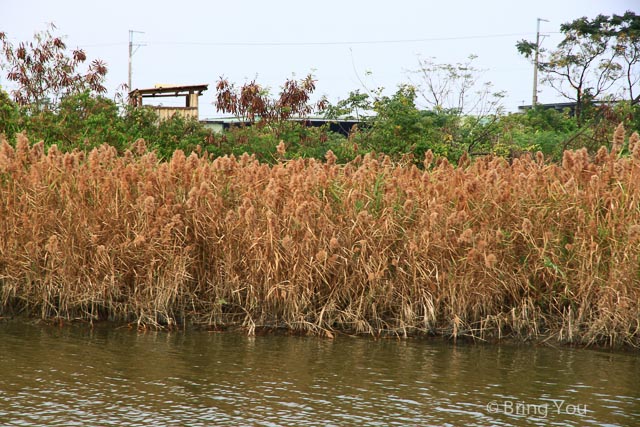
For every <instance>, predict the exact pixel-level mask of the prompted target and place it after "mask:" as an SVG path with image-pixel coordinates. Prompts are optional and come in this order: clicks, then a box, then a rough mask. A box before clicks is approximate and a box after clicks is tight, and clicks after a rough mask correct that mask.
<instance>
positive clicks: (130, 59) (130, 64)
mask: <svg viewBox="0 0 640 427" xmlns="http://www.w3.org/2000/svg"><path fill="white" fill-rule="evenodd" d="M134 33H137V34H144V32H142V31H134V30H129V92H131V91H132V90H133V87H131V71H132V61H133V54H134V53H136V52H137V51H138V48H139V47H140V46H145V45H143V44H134V43H133V34H134ZM134 47H135V50H134V49H133V48H134Z"/></svg>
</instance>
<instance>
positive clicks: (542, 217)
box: [0, 127, 640, 346]
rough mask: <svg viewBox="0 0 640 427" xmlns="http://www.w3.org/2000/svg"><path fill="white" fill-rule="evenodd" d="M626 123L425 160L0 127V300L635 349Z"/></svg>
mask: <svg viewBox="0 0 640 427" xmlns="http://www.w3.org/2000/svg"><path fill="white" fill-rule="evenodd" d="M638 139H639V138H638V135H637V134H634V135H632V136H631V137H630V138H629V140H628V141H625V136H624V129H623V128H622V127H619V129H618V131H617V132H616V135H615V137H614V144H613V148H612V150H611V151H608V150H607V149H604V148H603V149H601V150H600V152H598V155H597V156H595V157H594V158H590V157H589V156H588V155H587V152H586V151H585V150H579V151H567V152H566V153H565V154H564V159H563V162H562V164H561V165H559V164H551V163H548V162H546V161H545V159H544V158H543V156H542V155H541V154H540V153H539V154H538V155H536V156H533V157H524V158H520V159H515V160H513V161H512V162H511V163H509V162H508V161H506V160H505V159H502V158H482V159H477V160H474V161H470V160H468V159H466V158H463V159H462V160H461V161H460V164H458V165H451V164H449V163H448V162H447V161H446V160H443V159H439V160H434V159H433V156H432V155H431V153H427V154H426V156H425V159H424V169H423V168H418V167H416V166H415V165H413V164H411V163H406V164H403V163H394V162H392V161H391V160H390V159H389V158H387V157H383V156H376V155H373V154H368V155H365V156H364V157H362V158H356V159H355V160H354V161H352V162H350V163H348V164H346V165H338V164H336V159H335V156H333V154H332V153H331V152H329V153H327V156H326V159H325V160H324V161H320V160H314V159H299V160H290V161H282V162H280V163H278V164H276V165H273V166H269V165H265V164H261V163H259V162H258V161H256V160H255V158H253V157H251V156H249V155H246V154H245V155H243V156H241V157H239V158H235V157H222V158H215V159H211V158H208V157H207V156H197V155H196V154H192V155H190V156H189V157H186V156H185V155H184V153H182V152H181V151H176V152H175V154H174V155H173V157H172V158H171V160H170V161H167V162H161V161H159V160H158V158H157V157H156V155H155V154H154V153H153V152H148V151H147V149H146V148H145V145H144V141H138V142H137V143H136V145H135V148H134V149H132V150H131V151H128V152H126V153H125V154H124V155H121V156H118V155H117V154H116V151H115V149H114V148H112V147H109V146H106V145H104V146H102V147H100V148H99V149H95V150H93V151H91V152H90V153H88V154H85V153H83V152H73V153H62V152H60V151H58V150H57V149H56V147H55V146H54V147H51V148H50V149H49V150H47V152H45V150H44V148H43V145H42V143H36V144H31V143H30V142H29V141H28V140H27V139H26V137H24V136H22V135H18V137H17V144H16V147H15V148H13V147H11V146H10V145H9V144H8V143H7V142H6V140H3V141H1V142H0V218H2V220H1V222H0V314H2V313H4V314H5V315H8V314H10V313H11V314H16V313H27V314H29V315H31V316H39V317H42V318H44V319H84V320H87V321H96V320H102V319H109V320H116V321H126V322H131V323H132V324H134V325H135V324H137V325H138V326H140V327H159V328H173V327H177V326H182V325H186V324H198V325H208V326H210V327H221V326H222V327H224V326H229V325H235V326H242V327H244V328H246V330H247V331H248V333H254V331H255V330H256V328H263V327H269V328H271V327H272V328H287V329H289V330H292V331H297V332H303V333H316V334H320V335H325V336H333V335H334V334H335V333H336V332H346V333H354V334H358V333H362V334H374V335H378V334H396V335H399V336H407V335H415V334H434V335H445V336H451V337H464V336H467V337H468V336H471V337H474V338H477V339H494V338H501V337H515V338H518V339H523V340H540V339H548V340H553V341H559V342H565V343H576V344H604V345H610V346H616V345H633V346H637V345H639V344H640V304H639V302H640V186H639V185H638V183H639V182H640V143H638ZM623 146H624V148H625V150H628V151H629V153H630V154H628V155H625V156H621V155H620V154H619V152H620V150H621V149H622V148H623ZM284 149H285V147H284V144H281V146H280V147H279V152H280V153H281V154H282V153H283V152H284Z"/></svg>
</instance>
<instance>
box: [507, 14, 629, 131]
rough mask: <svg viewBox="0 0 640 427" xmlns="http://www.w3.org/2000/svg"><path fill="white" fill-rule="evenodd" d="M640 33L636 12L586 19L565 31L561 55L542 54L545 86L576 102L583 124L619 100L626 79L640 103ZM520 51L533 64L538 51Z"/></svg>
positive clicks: (526, 47) (524, 47)
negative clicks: (597, 104)
mask: <svg viewBox="0 0 640 427" xmlns="http://www.w3.org/2000/svg"><path fill="white" fill-rule="evenodd" d="M639 29H640V17H638V16H637V15H635V13H633V12H627V13H625V14H624V15H622V16H620V15H613V16H611V17H609V16H607V15H598V16H596V17H595V18H593V19H589V18H587V17H582V18H578V19H575V20H573V21H571V22H568V23H564V24H562V25H561V26H560V31H561V32H562V33H563V34H564V38H563V40H562V41H561V42H560V43H559V44H558V46H557V48H556V49H554V50H552V51H550V52H548V53H547V52H546V51H545V50H544V49H542V50H540V52H541V53H542V55H543V58H542V60H541V61H540V62H539V64H538V69H539V70H540V71H541V72H542V73H544V75H543V79H542V81H543V82H545V83H548V84H549V85H550V86H551V87H553V88H554V89H556V90H557V91H558V92H559V93H560V94H561V95H562V96H564V97H565V98H567V99H570V100H573V101H575V102H576V110H575V116H576V120H577V122H578V123H581V122H582V120H583V117H582V116H583V112H584V108H585V106H586V105H588V104H589V103H591V102H592V101H594V100H600V99H603V98H605V97H609V98H613V97H615V93H614V91H615V89H616V83H617V82H619V80H620V79H621V78H624V77H626V79H625V80H626V84H627V90H628V92H629V96H630V98H631V99H632V100H633V99H634V98H633V96H634V95H633V87H634V85H635V84H636V83H637V82H638V70H637V67H638V64H639V61H640V54H639V53H638V46H639V44H640V41H639V40H640V32H639ZM516 48H517V49H518V51H519V52H520V53H521V54H522V55H524V56H525V57H527V58H531V57H532V56H533V54H534V53H535V51H536V48H537V46H536V44H535V43H534V42H531V41H527V40H520V41H519V42H518V43H517V44H516ZM638 101H640V99H639V100H638Z"/></svg>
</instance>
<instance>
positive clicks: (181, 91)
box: [129, 85, 209, 120]
mask: <svg viewBox="0 0 640 427" xmlns="http://www.w3.org/2000/svg"><path fill="white" fill-rule="evenodd" d="M208 88H209V85H191V86H170V85H155V87H153V88H149V89H134V90H132V91H131V92H129V103H130V104H131V105H133V106H134V107H143V106H147V105H143V102H142V100H143V99H145V98H162V97H173V98H177V97H181V96H184V97H185V103H184V107H173V106H171V107H165V106H161V105H149V106H148V107H150V108H153V109H154V110H155V111H156V112H157V113H158V117H159V118H160V120H166V119H169V118H171V117H172V116H174V115H176V114H177V115H179V116H181V117H184V118H194V119H196V120H198V119H199V112H198V97H199V96H200V95H202V92H204V91H205V90H207V89H208Z"/></svg>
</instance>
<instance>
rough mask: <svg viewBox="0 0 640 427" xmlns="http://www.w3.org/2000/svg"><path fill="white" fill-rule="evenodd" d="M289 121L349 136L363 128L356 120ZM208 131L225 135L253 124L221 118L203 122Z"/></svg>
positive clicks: (320, 118) (298, 119)
mask: <svg viewBox="0 0 640 427" xmlns="http://www.w3.org/2000/svg"><path fill="white" fill-rule="evenodd" d="M288 120H289V121H294V122H299V123H302V124H304V125H305V126H309V127H321V126H324V125H328V126H329V130H330V131H331V132H335V133H339V134H342V135H345V136H349V132H351V129H352V128H353V127H354V126H355V125H358V126H362V125H363V123H362V122H361V121H360V120H356V119H326V118H324V117H306V118H291V119H288ZM201 123H202V124H204V126H205V127H206V128H207V129H211V130H212V131H213V132H215V133H223V132H224V131H226V130H228V129H229V128H230V127H232V126H250V125H251V122H250V121H247V120H242V119H240V118H238V117H220V118H211V119H204V120H201Z"/></svg>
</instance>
